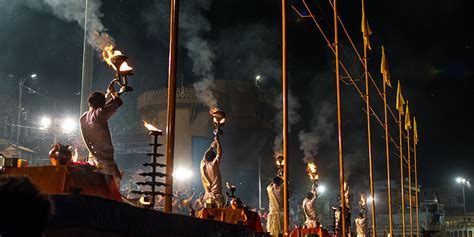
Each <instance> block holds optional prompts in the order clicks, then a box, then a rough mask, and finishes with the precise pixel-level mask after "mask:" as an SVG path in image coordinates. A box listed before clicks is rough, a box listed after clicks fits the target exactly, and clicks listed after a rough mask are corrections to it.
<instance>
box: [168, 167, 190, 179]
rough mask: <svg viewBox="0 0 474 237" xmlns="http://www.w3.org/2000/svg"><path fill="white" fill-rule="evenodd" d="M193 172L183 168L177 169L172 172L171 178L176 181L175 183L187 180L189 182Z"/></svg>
mask: <svg viewBox="0 0 474 237" xmlns="http://www.w3.org/2000/svg"><path fill="white" fill-rule="evenodd" d="M193 175H194V174H193V171H192V170H190V169H188V168H184V167H179V168H177V169H175V170H174V171H173V177H174V178H175V179H176V180H177V181H187V180H190V179H191V178H192V177H193Z"/></svg>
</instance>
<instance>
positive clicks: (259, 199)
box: [258, 152, 262, 213]
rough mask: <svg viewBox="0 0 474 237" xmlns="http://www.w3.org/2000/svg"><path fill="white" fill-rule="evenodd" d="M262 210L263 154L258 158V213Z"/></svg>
mask: <svg viewBox="0 0 474 237" xmlns="http://www.w3.org/2000/svg"><path fill="white" fill-rule="evenodd" d="M260 210H262V153H261V152H260V154H259V156H258V213H260Z"/></svg>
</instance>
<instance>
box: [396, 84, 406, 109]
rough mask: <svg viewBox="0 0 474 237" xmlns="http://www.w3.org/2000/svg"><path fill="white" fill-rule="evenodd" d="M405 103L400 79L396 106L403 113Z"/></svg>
mask: <svg viewBox="0 0 474 237" xmlns="http://www.w3.org/2000/svg"><path fill="white" fill-rule="evenodd" d="M403 105H405V100H404V99H403V95H402V89H401V88H400V81H398V86H397V104H396V107H397V110H398V112H400V113H401V114H403V113H404V111H403Z"/></svg>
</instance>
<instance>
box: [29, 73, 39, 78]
mask: <svg viewBox="0 0 474 237" xmlns="http://www.w3.org/2000/svg"><path fill="white" fill-rule="evenodd" d="M37 76H38V75H36V73H33V74H31V76H30V77H31V78H33V79H35V78H36V77H37Z"/></svg>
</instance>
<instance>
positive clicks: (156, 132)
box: [132, 121, 166, 208]
mask: <svg viewBox="0 0 474 237" xmlns="http://www.w3.org/2000/svg"><path fill="white" fill-rule="evenodd" d="M144 126H145V127H146V128H147V129H148V131H149V132H150V136H152V137H153V143H150V146H152V147H153V152H152V153H147V156H151V158H152V160H151V162H150V163H145V164H143V166H146V167H151V172H143V173H140V175H141V176H143V177H151V181H145V182H137V185H140V186H150V187H151V191H132V193H135V194H140V195H144V196H142V197H141V199H140V203H141V204H142V206H143V207H145V208H154V207H155V197H156V196H157V195H162V196H163V195H165V193H163V192H159V191H157V188H158V187H160V186H166V184H165V183H163V182H159V181H157V180H156V179H157V177H160V178H162V177H165V176H166V174H164V173H161V172H158V171H157V170H156V168H157V167H160V168H163V167H165V166H166V165H165V164H161V163H158V162H157V159H158V157H162V156H163V154H160V153H158V147H160V146H162V145H161V144H159V143H158V137H159V136H161V135H162V134H163V131H161V130H160V129H158V128H156V127H155V126H153V125H152V124H150V123H147V122H146V121H144Z"/></svg>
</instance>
